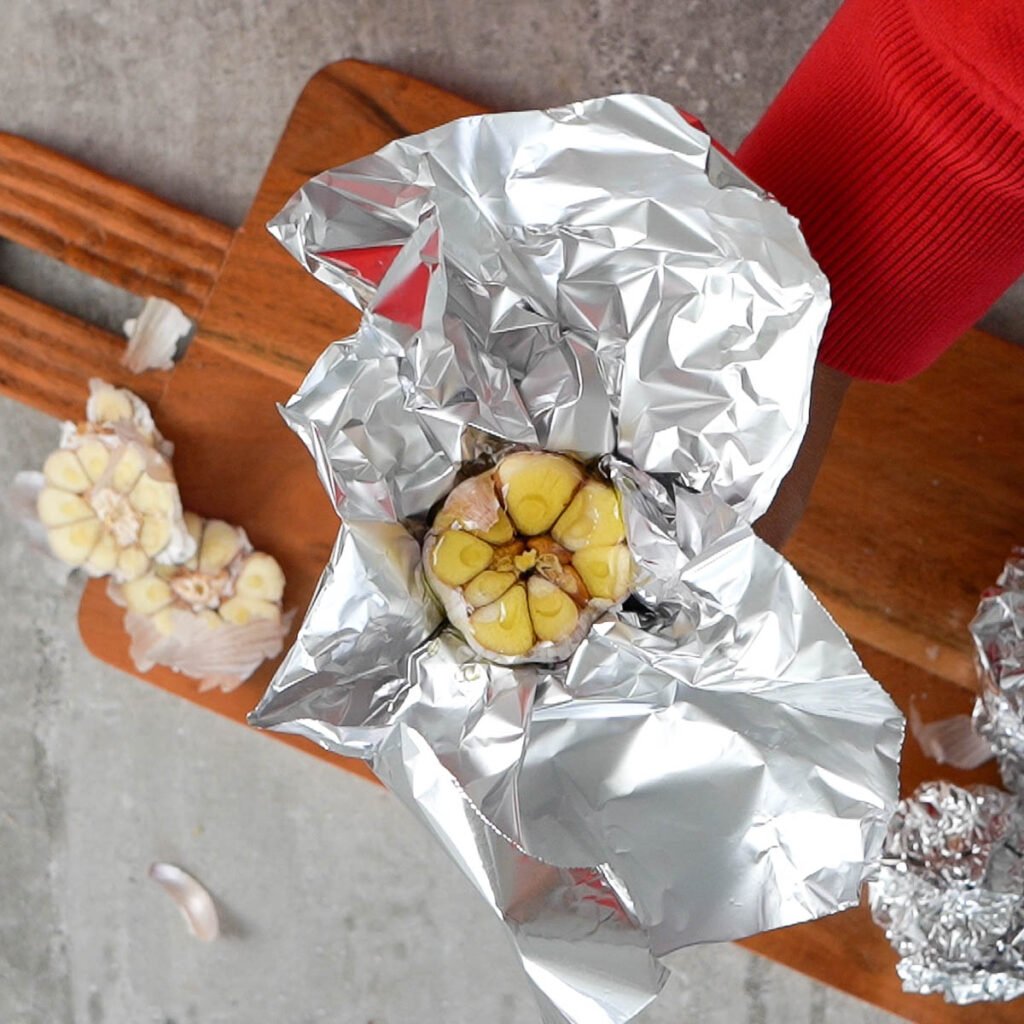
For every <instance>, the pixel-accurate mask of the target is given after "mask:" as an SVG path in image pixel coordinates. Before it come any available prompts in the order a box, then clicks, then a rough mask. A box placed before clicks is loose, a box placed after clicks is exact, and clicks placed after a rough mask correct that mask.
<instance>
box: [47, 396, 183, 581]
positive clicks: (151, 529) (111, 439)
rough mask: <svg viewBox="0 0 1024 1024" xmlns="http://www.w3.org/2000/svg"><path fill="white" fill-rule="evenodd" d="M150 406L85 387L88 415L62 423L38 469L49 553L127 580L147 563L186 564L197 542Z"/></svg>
mask: <svg viewBox="0 0 1024 1024" xmlns="http://www.w3.org/2000/svg"><path fill="white" fill-rule="evenodd" d="M172 451H173V449H172V446H170V445H169V444H168V443H167V442H166V441H165V440H164V439H163V438H162V437H161V436H160V434H159V432H158V431H157V430H156V426H155V425H154V423H153V417H152V414H151V413H150V410H149V407H148V406H147V405H146V404H145V402H143V401H142V400H141V399H140V398H138V396H136V395H134V394H132V393H131V392H130V391H127V390H126V389H124V388H115V387H113V386H111V385H109V384H106V383H104V382H103V381H98V380H94V381H91V382H90V397H89V400H88V402H87V415H86V419H85V421H83V422H81V423H65V424H64V425H63V427H62V430H61V441H60V446H59V447H58V448H57V449H55V450H54V451H53V452H51V453H50V455H49V456H48V457H47V459H46V461H45V462H44V464H43V471H42V475H43V485H42V487H41V488H40V489H39V492H38V494H37V498H36V515H37V518H38V520H39V521H40V522H41V524H42V525H43V527H44V528H45V530H46V533H47V542H48V546H49V548H50V551H51V553H52V554H53V555H54V556H55V557H56V558H57V559H59V560H60V561H61V562H63V563H65V564H66V565H68V566H70V567H72V568H78V569H81V570H82V571H83V572H85V573H86V574H87V575H89V576H93V577H100V576H110V577H112V578H113V579H115V580H117V581H118V582H128V581H130V580H133V579H137V578H139V577H140V576H143V575H144V574H145V573H146V572H148V571H149V569H150V567H151V566H152V564H153V563H154V562H155V563H158V564H165V565H166V564H176V563H180V562H183V561H186V560H187V559H188V558H190V557H191V556H192V554H193V553H194V550H195V541H194V539H193V538H192V537H191V536H190V535H189V533H188V530H187V529H186V528H185V522H184V512H183V509H182V504H181V497H180V495H179V493H178V486H177V482H176V480H175V477H174V471H173V468H172V466H171V462H170V454H171V452H172Z"/></svg>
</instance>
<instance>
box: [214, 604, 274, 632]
mask: <svg viewBox="0 0 1024 1024" xmlns="http://www.w3.org/2000/svg"><path fill="white" fill-rule="evenodd" d="M220 617H221V618H222V619H223V620H224V621H225V622H230V623H231V624H232V625H234V626H244V625H246V624H247V623H250V622H253V621H254V620H256V619H266V620H269V621H270V622H278V621H279V620H280V618H281V609H280V608H279V607H278V606H277V605H276V604H274V603H273V602H272V601H261V600H260V599H259V598H256V597H232V598H229V599H228V600H227V601H225V602H224V603H223V604H222V605H221V606H220Z"/></svg>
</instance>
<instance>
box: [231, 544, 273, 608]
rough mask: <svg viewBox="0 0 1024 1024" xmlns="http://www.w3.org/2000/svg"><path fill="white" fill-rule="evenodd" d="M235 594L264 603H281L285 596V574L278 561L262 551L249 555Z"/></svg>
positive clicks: (237, 582)
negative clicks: (256, 598)
mask: <svg viewBox="0 0 1024 1024" xmlns="http://www.w3.org/2000/svg"><path fill="white" fill-rule="evenodd" d="M235 593H236V594H240V595H241V596H242V597H258V598H261V599H262V600H264V601H280V600H281V596H282V595H283V594H284V573H283V572H282V571H281V566H279V565H278V564H277V559H275V558H272V557H271V556H270V555H268V554H265V553H264V552H262V551H257V552H254V553H253V554H251V555H249V557H248V558H247V559H246V560H245V561H244V562H243V563H242V571H241V572H240V573H239V574H238V579H237V580H236V581H235Z"/></svg>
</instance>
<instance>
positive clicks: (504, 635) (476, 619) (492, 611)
mask: <svg viewBox="0 0 1024 1024" xmlns="http://www.w3.org/2000/svg"><path fill="white" fill-rule="evenodd" d="M469 628H470V629H471V630H472V631H473V636H474V637H476V641H477V643H478V644H480V645H481V646H482V647H486V648H487V650H489V651H494V653H495V654H505V655H510V656H518V655H523V654H526V653H527V652H528V651H529V650H530V649H531V648H532V647H533V645H534V643H535V642H536V641H535V638H534V635H533V624H532V623H531V622H530V611H529V607H528V606H527V601H526V587H524V586H523V585H522V584H521V583H517V584H516V585H515V586H514V587H511V588H510V589H509V590H507V591H505V593H504V594H503V595H502V596H501V597H499V598H498V600H497V601H495V602H494V603H493V604H489V605H487V606H486V607H484V608H478V609H477V610H476V611H475V612H473V614H472V615H470V617H469Z"/></svg>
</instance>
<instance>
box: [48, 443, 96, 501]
mask: <svg viewBox="0 0 1024 1024" xmlns="http://www.w3.org/2000/svg"><path fill="white" fill-rule="evenodd" d="M43 476H44V477H45V478H46V480H47V482H48V483H51V484H53V486H54V487H59V488H60V489H61V490H64V491H71V492H72V493H74V494H81V493H82V492H83V491H85V490H87V489H88V487H89V477H88V475H87V474H86V472H85V469H84V468H83V466H82V463H81V462H79V461H78V456H77V455H75V453H74V452H69V451H65V450H64V449H61V448H58V449H57V451H55V452H50V454H49V455H48V456H47V459H46V461H45V462H44V463H43Z"/></svg>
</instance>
